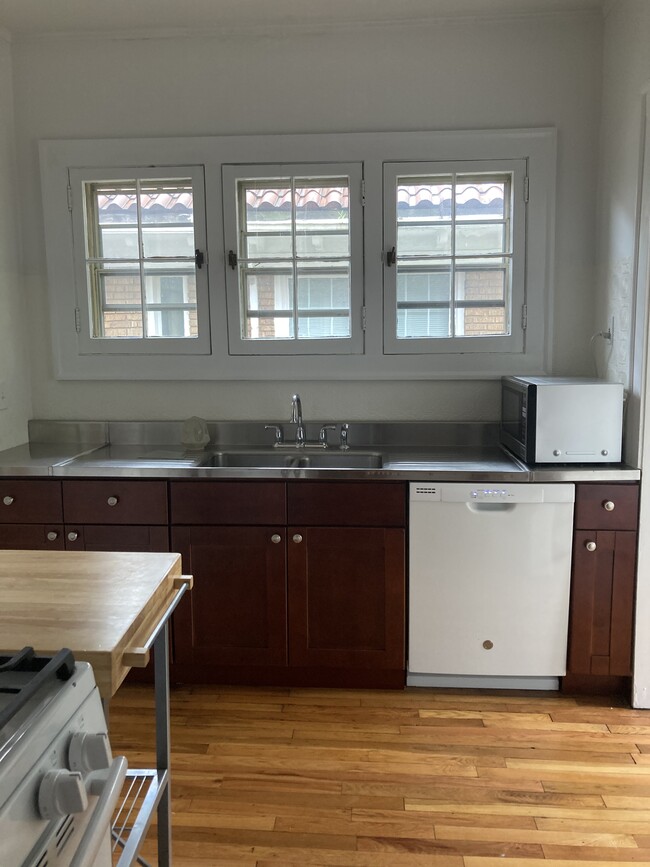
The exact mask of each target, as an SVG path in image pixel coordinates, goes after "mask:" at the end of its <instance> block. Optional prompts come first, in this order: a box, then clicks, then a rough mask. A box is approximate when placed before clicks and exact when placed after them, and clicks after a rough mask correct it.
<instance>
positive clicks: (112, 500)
mask: <svg viewBox="0 0 650 867" xmlns="http://www.w3.org/2000/svg"><path fill="white" fill-rule="evenodd" d="M106 502H107V503H108V505H109V506H117V502H118V498H117V497H109V498H108V500H106Z"/></svg>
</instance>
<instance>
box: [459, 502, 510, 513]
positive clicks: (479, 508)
mask: <svg viewBox="0 0 650 867" xmlns="http://www.w3.org/2000/svg"><path fill="white" fill-rule="evenodd" d="M517 505H518V504H517V503H486V502H477V501H476V500H473V501H472V502H470V503H467V508H468V509H469V510H470V512H483V513H485V512H492V513H494V512H514V510H515V509H516V508H517Z"/></svg>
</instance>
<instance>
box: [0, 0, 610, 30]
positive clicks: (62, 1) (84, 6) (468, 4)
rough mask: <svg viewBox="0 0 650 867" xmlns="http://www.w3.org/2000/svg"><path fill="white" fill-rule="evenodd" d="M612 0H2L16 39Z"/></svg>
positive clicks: (414, 16) (342, 21) (3, 22)
mask: <svg viewBox="0 0 650 867" xmlns="http://www.w3.org/2000/svg"><path fill="white" fill-rule="evenodd" d="M603 4H604V0H0V29H3V30H5V31H8V32H9V33H11V34H12V35H13V36H14V37H16V38H21V37H31V36H41V35H47V34H50V35H53V34H82V33H94V34H99V33H132V34H134V35H135V34H137V33H138V32H142V33H146V32H148V33H152V32H160V31H173V30H178V31H204V30H206V29H213V30H215V29H219V28H246V27H250V28H255V29H259V28H260V27H277V28H281V27H287V26H327V27H332V26H336V25H338V26H345V25H346V24H348V23H349V24H351V25H352V24H359V23H364V22H365V23H390V22H394V21H408V20H414V21H418V20H426V19H435V18H455V17H462V16H476V15H478V16H481V17H484V16H492V15H508V16H510V15H527V14H539V13H560V12H562V13H566V12H569V11H571V12H572V11H588V10H600V9H602V8H603Z"/></svg>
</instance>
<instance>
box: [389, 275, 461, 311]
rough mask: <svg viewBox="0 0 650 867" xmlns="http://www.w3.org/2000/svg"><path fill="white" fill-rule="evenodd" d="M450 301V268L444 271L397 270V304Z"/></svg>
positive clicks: (445, 302)
mask: <svg viewBox="0 0 650 867" xmlns="http://www.w3.org/2000/svg"><path fill="white" fill-rule="evenodd" d="M405 301H406V302H408V301H410V302H423V301H438V302H442V303H444V304H447V305H448V304H449V303H450V301H451V268H449V270H446V271H429V272H417V273H414V272H412V271H407V270H406V269H402V268H400V269H398V272H397V303H398V304H399V303H400V302H405Z"/></svg>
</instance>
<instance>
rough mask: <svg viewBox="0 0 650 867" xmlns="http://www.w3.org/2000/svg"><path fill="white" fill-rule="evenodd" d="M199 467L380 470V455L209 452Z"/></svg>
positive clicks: (366, 453) (303, 452)
mask: <svg viewBox="0 0 650 867" xmlns="http://www.w3.org/2000/svg"><path fill="white" fill-rule="evenodd" d="M199 466H201V467H240V468H245V467H258V468H259V469H275V468H280V469H282V468H286V469H315V470H318V469H321V470H330V469H333V470H336V469H363V470H365V469H380V468H381V466H382V456H381V453H380V452H362V451H356V450H354V451H352V450H351V451H334V450H332V451H325V450H324V449H323V450H322V451H310V450H309V449H308V448H307V449H296V450H295V451H284V450H282V449H275V450H273V451H241V452H234V451H233V452H231V451H222V452H212V453H211V454H210V455H209V456H208V457H207V458H206V459H205V460H203V461H201V462H200V464H199Z"/></svg>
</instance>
